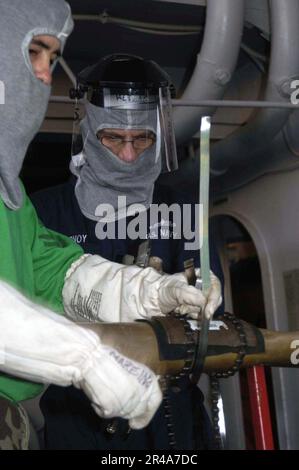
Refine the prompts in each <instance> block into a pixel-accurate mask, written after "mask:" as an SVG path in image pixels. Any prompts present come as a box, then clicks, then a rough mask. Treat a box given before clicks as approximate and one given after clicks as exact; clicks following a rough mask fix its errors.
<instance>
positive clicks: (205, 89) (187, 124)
mask: <svg viewBox="0 0 299 470" xmlns="http://www.w3.org/2000/svg"><path fill="white" fill-rule="evenodd" d="M244 4H245V2H244V0H221V2H219V0H207V10H206V24H205V31H204V38H203V43H202V46H201V50H200V53H199V54H198V56H197V63H196V67H195V70H194V72H193V75H192V77H191V79H190V81H189V83H188V85H187V87H186V89H185V90H184V93H183V95H182V97H181V98H182V99H183V100H203V99H211V100H213V99H219V98H222V97H223V95H224V92H225V89H226V87H227V85H228V83H229V81H230V79H231V77H232V74H233V72H234V69H235V67H236V63H237V59H238V54H239V50H240V46H241V38H242V32H243V25H244V15H245V6H244ZM214 111H215V108H214V107H207V106H202V107H199V108H196V109H192V108H176V109H175V110H174V126H175V133H176V139H177V143H178V144H180V143H183V142H184V141H186V140H188V139H190V138H191V137H192V136H193V135H194V134H195V133H196V132H197V131H198V129H199V127H200V120H201V117H202V116H204V115H212V114H213V113H214Z"/></svg>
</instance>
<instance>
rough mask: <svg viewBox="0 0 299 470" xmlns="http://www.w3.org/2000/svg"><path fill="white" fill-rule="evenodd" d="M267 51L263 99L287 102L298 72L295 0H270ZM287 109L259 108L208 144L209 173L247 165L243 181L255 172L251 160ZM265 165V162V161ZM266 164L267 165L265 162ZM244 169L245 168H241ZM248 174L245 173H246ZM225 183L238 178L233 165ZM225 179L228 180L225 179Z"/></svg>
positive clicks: (284, 117) (277, 129)
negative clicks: (218, 138)
mask: <svg viewBox="0 0 299 470" xmlns="http://www.w3.org/2000/svg"><path fill="white" fill-rule="evenodd" d="M269 5H270V20H271V55H270V67H269V74H268V82H267V87H266V92H265V98H264V99H265V100H266V101H276V102H277V101H281V102H284V103H289V102H290V95H291V93H292V91H293V90H292V89H291V82H292V81H293V80H294V79H295V78H298V75H299V54H298V43H299V29H298V20H299V2H298V0H285V1H281V0H270V2H269ZM291 112H292V110H291V109H286V108H284V109H266V108H264V109H263V110H261V111H260V112H259V113H258V114H257V115H256V117H255V118H254V119H252V120H250V121H249V122H248V124H247V125H246V126H244V127H242V128H241V129H238V130H237V131H236V132H234V133H233V134H231V135H230V136H229V137H227V138H226V139H223V140H222V141H220V142H218V143H217V144H215V145H214V146H213V147H212V152H211V167H212V173H214V174H216V175H217V174H224V173H226V171H227V170H228V169H229V168H230V167H232V166H233V165H238V166H243V167H245V166H248V171H247V170H246V171H244V172H243V173H244V174H246V181H245V180H244V183H245V182H247V181H248V179H253V178H255V177H256V176H257V170H255V163H258V166H260V163H261V162H258V161H257V160H258V159H260V155H261V151H262V150H263V149H266V147H267V146H268V145H269V144H270V143H271V142H272V140H273V139H274V138H275V136H276V135H277V134H278V133H279V132H280V130H281V129H282V128H283V126H284V125H285V124H286V122H287V119H288V117H289V115H290V113H291ZM265 166H266V162H265ZM267 166H268V165H267ZM244 170H245V168H244ZM248 172H249V173H250V177H249V173H248ZM225 178H227V181H226V187H227V188H229V185H230V183H231V185H232V186H234V185H235V184H236V182H237V181H238V184H240V183H241V182H242V180H241V179H240V177H239V175H238V172H237V171H236V169H235V170H234V169H233V168H232V170H231V171H230V172H229V174H227V175H225V176H224V177H223V179H225ZM228 179H229V181H228Z"/></svg>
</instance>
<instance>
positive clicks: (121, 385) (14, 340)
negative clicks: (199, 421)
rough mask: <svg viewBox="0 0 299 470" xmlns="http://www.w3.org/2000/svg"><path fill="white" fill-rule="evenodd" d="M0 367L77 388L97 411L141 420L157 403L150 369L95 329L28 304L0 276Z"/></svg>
mask: <svg viewBox="0 0 299 470" xmlns="http://www.w3.org/2000/svg"><path fill="white" fill-rule="evenodd" d="M0 371H1V372H4V373H7V374H10V375H13V376H16V377H19V378H23V379H26V380H32V381H36V382H43V383H53V384H56V385H61V386H68V385H74V386H75V387H77V388H80V389H82V390H83V391H84V392H85V393H86V395H87V396H88V398H89V399H90V400H91V402H92V406H93V408H94V409H95V411H96V413H97V414H98V415H100V416H101V417H105V418H110V417H122V418H125V419H129V424H130V426H131V427H132V428H135V429H140V428H142V427H144V426H146V425H147V424H148V423H149V421H150V420H151V418H152V417H153V415H154V413H155V412H156V410H157V408H158V406H159V405H160V403H161V399H162V393H161V390H160V388H159V385H158V381H157V377H156V376H155V374H154V373H153V372H152V371H151V370H150V369H148V368H147V367H146V366H143V365H141V364H139V363H137V362H135V361H132V360H130V359H128V358H127V357H125V356H123V355H122V354H120V353H119V352H118V351H116V350H115V349H112V348H109V347H106V346H104V345H102V344H101V341H100V339H99V338H98V336H97V334H96V333H94V332H93V331H90V330H88V329H86V328H83V327H81V326H79V325H77V324H75V323H73V322H71V321H70V320H68V319H67V318H65V317H63V316H60V315H58V314H56V313H54V312H51V311H50V310H48V309H46V308H44V307H42V306H40V305H37V304H34V303H33V302H31V301H30V300H28V299H27V298H26V297H24V296H23V295H21V294H20V293H19V292H18V291H17V290H15V289H14V288H12V287H11V286H9V285H7V284H5V283H4V282H2V281H0Z"/></svg>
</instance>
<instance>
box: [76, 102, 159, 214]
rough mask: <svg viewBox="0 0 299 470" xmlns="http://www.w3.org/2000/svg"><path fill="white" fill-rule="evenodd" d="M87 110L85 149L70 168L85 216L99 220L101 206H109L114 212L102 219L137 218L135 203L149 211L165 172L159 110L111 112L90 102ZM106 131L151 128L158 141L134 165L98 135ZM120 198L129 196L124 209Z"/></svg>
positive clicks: (84, 127)
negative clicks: (124, 159) (121, 156)
mask: <svg viewBox="0 0 299 470" xmlns="http://www.w3.org/2000/svg"><path fill="white" fill-rule="evenodd" d="M85 111H86V115H85V117H84V118H83V119H82V121H81V123H80V128H81V135H82V139H83V142H84V148H83V151H82V153H80V154H78V155H74V156H73V158H72V161H71V165H70V169H71V171H72V173H73V174H75V175H76V176H77V177H78V180H77V184H76V188H75V194H76V197H77V200H78V203H79V206H80V209H81V211H82V213H83V214H84V215H85V216H86V217H88V218H89V219H91V220H96V221H97V220H99V217H98V216H97V215H96V214H97V208H98V206H99V204H107V203H108V204H110V205H111V206H112V207H113V208H114V211H111V213H107V215H106V216H105V219H103V218H102V217H101V220H102V221H103V222H104V221H107V222H111V221H113V220H116V219H121V218H123V217H125V216H126V215H133V214H134V213H135V210H133V208H134V205H135V204H142V206H143V207H144V209H147V208H149V206H150V204H151V203H152V196H153V190H154V182H155V181H156V179H157V178H158V176H159V174H160V172H161V157H160V151H161V133H160V124H159V117H158V111H157V109H149V110H146V111H145V110H122V109H113V110H107V109H105V108H101V107H98V106H95V105H93V104H91V103H89V102H86V104H85ZM105 128H109V129H111V128H114V129H148V130H151V131H152V132H154V133H155V134H156V142H155V144H154V145H153V146H152V147H150V148H149V149H147V150H145V151H144V152H142V154H141V155H140V156H139V157H138V159H137V160H135V161H134V162H131V163H128V162H124V161H122V160H120V159H119V158H118V157H117V156H116V155H114V154H113V152H111V151H110V150H109V149H107V148H106V147H104V146H103V145H102V144H101V143H100V141H99V140H98V139H97V137H96V134H97V132H98V131H99V130H101V129H105ZM119 196H126V205H124V206H120V204H119V199H118V197H119ZM130 208H132V212H131V211H130ZM139 212H140V211H139Z"/></svg>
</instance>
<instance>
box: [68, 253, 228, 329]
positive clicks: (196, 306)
mask: <svg viewBox="0 0 299 470" xmlns="http://www.w3.org/2000/svg"><path fill="white" fill-rule="evenodd" d="M199 274H200V271H199V269H197V270H196V275H197V276H199ZM211 280H212V286H211V289H210V292H209V295H208V297H207V298H206V296H205V295H204V294H203V293H202V292H201V291H200V290H199V289H196V288H195V287H193V286H189V285H188V283H187V280H186V277H185V275H184V274H183V273H180V274H174V275H167V274H164V275H161V274H159V273H158V272H157V271H156V270H154V269H152V268H145V269H142V268H139V267H137V266H124V265H122V264H117V263H112V262H111V261H107V260H105V259H104V258H102V257H100V256H97V255H94V256H92V255H84V256H83V257H81V258H80V259H79V260H77V261H76V262H75V263H73V265H72V266H71V268H70V269H69V270H68V272H67V274H66V278H65V284H64V288H63V300H64V308H65V312H66V314H67V316H69V317H70V318H72V319H74V320H75V321H88V322H90V321H91V322H95V321H106V322H130V321H133V320H136V319H138V318H151V317H152V316H155V315H165V314H167V313H169V312H171V311H172V310H175V309H176V310H177V311H179V312H180V313H182V314H188V315H190V316H191V317H192V318H197V316H198V312H200V311H201V310H202V309H203V308H206V312H207V315H209V316H212V315H213V313H214V312H215V310H216V309H217V308H218V306H219V305H220V304H221V301H222V299H221V285H220V282H219V280H218V278H217V277H216V276H215V275H214V274H213V273H211Z"/></svg>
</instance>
